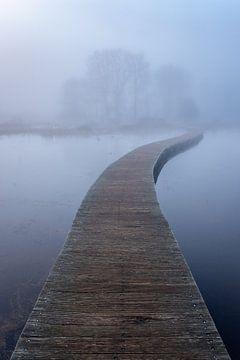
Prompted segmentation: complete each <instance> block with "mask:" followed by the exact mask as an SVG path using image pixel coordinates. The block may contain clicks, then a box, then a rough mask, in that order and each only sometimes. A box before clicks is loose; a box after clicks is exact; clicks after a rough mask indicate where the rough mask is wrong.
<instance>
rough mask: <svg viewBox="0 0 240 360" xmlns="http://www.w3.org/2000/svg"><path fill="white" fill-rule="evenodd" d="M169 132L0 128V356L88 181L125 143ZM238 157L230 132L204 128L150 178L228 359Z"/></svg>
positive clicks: (238, 313) (238, 259) (233, 314)
mask: <svg viewBox="0 0 240 360" xmlns="http://www.w3.org/2000/svg"><path fill="white" fill-rule="evenodd" d="M175 134H176V133H175ZM175 134H174V133H168V134H167V133H164V134H160V135H159V134H157V133H156V134H154V135H146V136H144V137H143V136H132V135H131V136H127V135H121V136H120V135H119V136H111V135H106V136H100V137H89V138H82V137H62V138H43V137H40V136H31V135H29V136H10V137H7V136H5V137H4V136H3V137H0V167H1V174H0V205H1V216H0V358H1V359H8V358H9V355H10V353H11V350H12V348H13V347H14V345H15V342H16V339H17V337H18V335H19V333H20V331H21V329H22V326H23V325H24V323H25V321H26V319H27V317H28V315H29V312H30V311H31V309H32V306H33V304H34V302H35V300H36V297H37V295H38V293H39V291H40V289H41V286H42V284H43V282H44V280H45V278H46V276H47V274H48V272H49V270H50V268H51V266H52V265H53V264H54V262H55V259H56V257H57V255H58V253H59V251H60V250H61V248H62V246H63V243H64V240H65V238H66V236H67V233H68V230H69V229H70V227H71V223H72V220H73V218H74V215H75V213H76V211H77V209H78V208H79V206H80V203H81V201H82V199H83V197H84V196H85V194H86V192H87V190H88V189H89V187H90V186H91V185H92V183H93V182H94V181H95V180H96V178H97V177H98V176H99V175H100V174H101V172H102V171H103V170H104V169H105V167H106V166H107V165H109V164H110V163H111V162H113V161H114V160H116V159H118V158H119V157H121V156H122V155H124V154H125V153H127V152H128V151H130V150H132V149H133V148H135V147H137V146H140V145H142V144H144V143H149V142H151V141H155V140H159V139H161V138H167V137H170V136H174V135H175ZM239 158H240V134H239V133H233V132H218V133H215V134H207V135H206V136H205V138H204V140H203V141H202V142H201V143H200V144H199V145H198V146H196V147H195V148H193V149H191V150H189V151H188V152H186V153H184V154H181V155H179V156H177V157H176V158H174V159H172V160H171V161H170V162H169V163H168V164H167V165H166V166H165V167H164V169H163V170H162V173H161V175H160V178H159V181H158V184H157V193H158V195H159V198H160V205H161V208H162V210H163V212H164V213H165V215H166V217H167V219H168V221H169V223H170V225H171V227H172V229H173V231H174V233H175V236H176V238H177V239H178V241H179V244H180V246H181V248H182V250H183V252H184V254H185V256H186V258H187V260H188V263H189V265H190V267H191V270H192V272H193V274H194V276H195V279H196V281H197V283H198V285H199V287H200V289H201V292H202V294H203V296H204V299H205V301H206V302H207V304H208V306H209V309H210V311H211V313H212V315H213V317H214V320H215V322H216V323H217V326H218V329H219V331H220V332H221V334H222V336H223V339H224V341H225V343H226V344H227V345H228V348H229V350H230V351H231V354H232V357H233V359H239V356H238V354H240V347H239V345H238V342H240V341H239V337H240V335H239V334H240V321H239V320H240V310H239V309H238V308H239V304H240V287H239V276H240V251H239V250H240V245H239V242H240V221H239V214H240V192H239V183H240V181H239V180H240V161H239ZM234 356H235V357H234Z"/></svg>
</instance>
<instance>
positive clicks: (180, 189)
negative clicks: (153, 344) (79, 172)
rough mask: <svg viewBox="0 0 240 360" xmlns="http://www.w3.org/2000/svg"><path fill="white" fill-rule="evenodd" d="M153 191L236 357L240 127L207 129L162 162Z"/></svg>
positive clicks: (239, 348) (239, 349) (239, 331)
mask: <svg viewBox="0 0 240 360" xmlns="http://www.w3.org/2000/svg"><path fill="white" fill-rule="evenodd" d="M157 193H158V197H159V201H160V206H161V209H162V210H163V212H164V214H165V216H166V218H167V219H168V221H169V223H170V225H171V228H172V229H173V232H174V233H175V236H176V238H177V240H178V242H179V244H180V247H181V249H182V250H183V252H184V255H185V257H186V259H187V261H188V264H189V265H190V268H191V270H192V272H193V274H194V277H195V279H196V281H197V283H198V286H199V287H200V290H201V292H202V294H203V297H204V299H205V301H206V302H207V305H208V307H209V310H210V312H211V314H212V316H213V318H214V320H215V323H216V325H217V327H218V330H219V332H220V333H221V335H222V337H223V339H224V342H225V344H226V345H227V347H228V350H229V352H230V354H231V356H232V359H236V360H237V359H238V360H239V359H240V133H239V132H235V133H233V132H218V133H214V134H206V135H205V138H204V140H203V141H202V142H201V143H200V144H199V145H198V146H197V147H195V148H193V149H191V150H190V151H188V152H185V153H183V154H181V155H178V156H177V157H176V158H174V159H172V160H171V161H170V162H169V163H167V164H166V166H165V167H164V169H163V170H162V173H161V175H160V177H159V181H158V184H157Z"/></svg>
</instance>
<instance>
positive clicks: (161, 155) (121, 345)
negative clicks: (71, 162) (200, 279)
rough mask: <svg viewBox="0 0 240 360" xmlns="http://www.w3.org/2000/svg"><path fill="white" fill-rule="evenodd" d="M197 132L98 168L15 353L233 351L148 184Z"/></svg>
mask: <svg viewBox="0 0 240 360" xmlns="http://www.w3.org/2000/svg"><path fill="white" fill-rule="evenodd" d="M200 139H201V135H193V134H190V135H184V136H181V137H178V138H174V139H170V140H167V141H161V142H157V143H153V144H150V145H146V146H142V147H140V148H138V149H136V150H134V151H133V152H131V153H129V154H127V155H126V156H124V157H123V158H121V159H120V160H118V161H117V162H115V163H114V164H113V165H111V166H110V167H108V168H107V169H106V170H105V171H104V172H103V174H102V175H101V176H100V178H99V179H98V180H97V181H96V183H95V184H94V185H93V187H92V188H91V189H90V191H89V192H88V194H87V196H86V197H85V199H84V201H83V203H82V205H81V208H80V209H79V211H78V213H77V215H76V218H75V220H74V222H73V225H72V229H71V231H70V233H69V236H68V239H67V241H66V243H65V246H64V248H63V251H62V253H61V254H60V255H59V257H58V259H57V262H56V264H55V266H54V268H53V270H52V271H51V273H50V275H49V277H48V279H47V281H46V284H45V286H44V288H43V290H42V293H41V294H40V296H39V299H38V301H37V303H36V305H35V307H34V310H33V312H32V314H31V316H30V318H29V320H28V322H27V324H26V326H25V329H24V331H23V333H22V335H21V337H20V339H19V342H18V344H17V347H16V350H15V352H14V353H13V355H12V360H20V359H32V360H33V359H44V360H47V359H59V360H63V359H64V360H76V359H86V360H87V359H89V360H90V359H92V360H95V359H96V360H97V359H98V360H103V359H104V360H110V359H111V360H114V359H119V360H127V359H132V360H167V359H171V360H180V359H181V360H186V359H188V360H192V359H193V360H205V359H221V360H222V359H230V357H229V355H228V354H227V351H226V349H225V346H224V344H223V342H222V340H221V338H220V336H219V334H218V332H217V330H216V328H215V325H214V323H213V321H212V319H211V317H210V315H209V312H208V310H207V307H206V305H205V303H204V301H203V299H202V297H201V295H200V293H199V290H198V288H197V286H196V283H195V281H194V279H193V277H192V275H191V273H190V270H189V268H188V266H187V264H186V262H185V259H184V257H183V255H182V253H181V250H180V249H179V247H178V244H177V242H176V241H175V239H174V237H173V234H172V232H171V230H170V228H169V226H168V223H167V221H166V220H165V218H164V217H163V215H162V214H161V212H160V209H159V203H158V200H157V197H156V192H155V187H154V179H155V181H156V180H157V177H158V174H159V172H160V170H161V168H162V166H163V165H164V163H165V162H166V161H167V160H168V159H169V158H170V157H172V156H174V155H176V154H177V153H179V152H180V151H183V150H185V149H187V148H188V147H190V146H192V145H193V144H195V143H197V142H198V141H199V140H200ZM157 159H158V161H157V162H156V160H157ZM154 164H155V166H154ZM153 173H154V178H153ZM193 241H194V239H193Z"/></svg>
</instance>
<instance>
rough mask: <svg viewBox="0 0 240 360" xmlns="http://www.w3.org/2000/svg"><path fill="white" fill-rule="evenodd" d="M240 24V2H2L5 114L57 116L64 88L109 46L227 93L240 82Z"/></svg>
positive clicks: (0, 64) (0, 86)
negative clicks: (227, 84) (137, 54)
mask: <svg viewBox="0 0 240 360" xmlns="http://www.w3.org/2000/svg"><path fill="white" fill-rule="evenodd" d="M239 18H240V2H239V1H238V0H0V51H1V56H0V79H1V81H0V111H1V110H2V111H8V112H12V113H18V112H22V111H26V112H37V113H39V114H47V113H50V114H54V112H55V111H57V106H58V99H59V92H60V86H61V84H62V82H63V81H64V80H65V79H67V78H68V77H72V76H80V75H81V74H82V72H83V70H84V63H85V60H86V57H87V56H88V54H89V53H90V52H91V51H93V50H95V49H103V48H109V47H116V48H119V47H122V48H126V49H129V50H133V51H137V52H143V53H144V54H145V55H146V57H147V58H148V60H149V61H150V62H151V64H152V66H153V67H157V66H158V65H161V64H168V63H171V64H176V65H179V66H181V67H184V68H185V69H186V70H188V71H189V72H191V73H192V75H193V77H194V78H195V80H196V84H197V87H198V90H197V91H199V92H200V93H201V91H202V90H203V89H204V88H206V89H207V90H208V91H209V92H210V93H213V94H214V92H215V91H217V92H220V93H221V91H222V92H223V93H224V91H225V90H224V87H221V84H225V82H229V81H231V80H232V81H233V82H234V83H236V81H238V79H239V73H240V72H239V70H240V69H239V67H240V65H239V64H240V61H239V45H238V41H239V38H240V22H239ZM219 84H220V85H219ZM235 85H236V84H235ZM236 86H237V85H236ZM202 92H203V93H204V91H202ZM200 96H201V94H200ZM201 101H204V97H203V100H201ZM216 102H217V101H216Z"/></svg>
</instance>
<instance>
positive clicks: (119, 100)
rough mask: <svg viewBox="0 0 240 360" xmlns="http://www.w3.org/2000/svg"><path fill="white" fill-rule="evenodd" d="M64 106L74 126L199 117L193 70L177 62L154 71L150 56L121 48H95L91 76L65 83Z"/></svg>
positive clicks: (65, 117) (158, 122) (184, 120)
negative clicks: (97, 49) (192, 91)
mask: <svg viewBox="0 0 240 360" xmlns="http://www.w3.org/2000/svg"><path fill="white" fill-rule="evenodd" d="M61 108H62V112H61V118H62V120H63V121H64V122H65V121H66V122H67V123H68V124H70V125H72V126H85V125H87V126H94V127H107V128H111V127H119V126H125V125H127V126H128V125H130V126H131V125H136V124H142V125H146V126H148V125H154V126H156V125H161V124H162V123H164V124H165V123H171V122H172V123H180V124H192V123H194V122H195V120H196V119H197V117H198V116H199V109H198V107H197V105H196V103H195V101H194V99H193V97H192V96H191V77H190V75H189V74H188V73H187V72H185V71H184V70H183V69H181V68H179V67H177V66H173V65H165V66H161V67H159V68H158V69H157V70H154V71H153V70H152V69H151V67H150V65H149V63H148V61H147V60H146V59H145V57H144V55H142V54H137V53H133V52H129V51H125V50H121V49H109V50H102V51H96V52H94V53H93V54H92V55H91V56H90V57H89V58H88V60H87V64H86V72H85V75H84V76H83V77H82V78H78V77H74V78H71V79H68V80H67V81H66V82H65V83H64V84H63V88H62V95H61Z"/></svg>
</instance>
